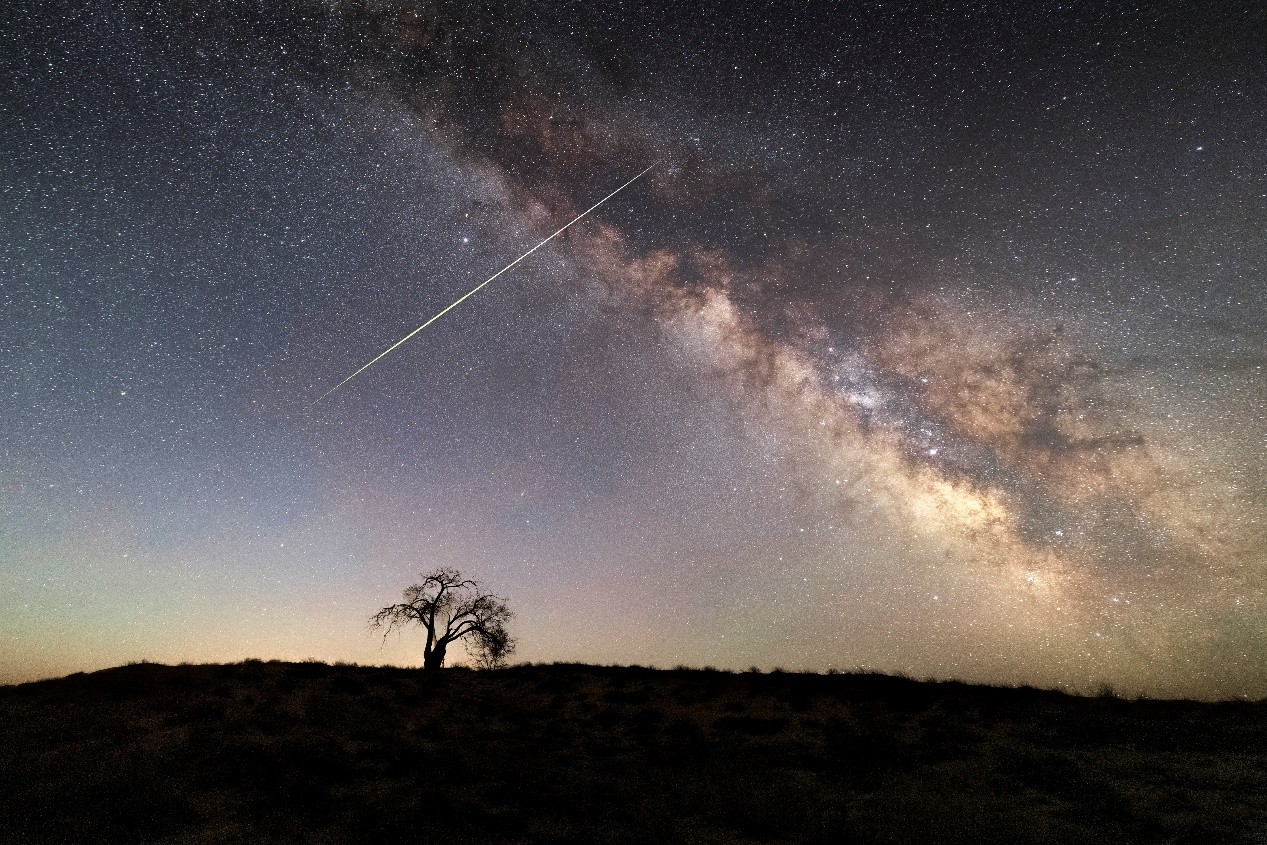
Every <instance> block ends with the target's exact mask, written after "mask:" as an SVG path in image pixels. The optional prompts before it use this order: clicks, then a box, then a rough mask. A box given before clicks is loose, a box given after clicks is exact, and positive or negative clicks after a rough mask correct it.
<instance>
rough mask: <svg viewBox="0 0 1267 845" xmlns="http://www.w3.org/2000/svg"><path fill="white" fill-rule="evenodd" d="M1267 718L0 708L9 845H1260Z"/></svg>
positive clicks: (761, 698)
mask: <svg viewBox="0 0 1267 845" xmlns="http://www.w3.org/2000/svg"><path fill="white" fill-rule="evenodd" d="M1265 717H1267V705H1264V704H1262V703H1257V704H1252V703H1237V702H1230V703H1222V704H1201V703H1192V702H1165V701H1133V702H1132V701H1124V700H1122V699H1119V698H1115V697H1109V696H1105V697H1100V698H1077V697H1071V696H1067V695H1064V694H1061V693H1057V692H1049V691H1041V690H1034V689H1027V688H1021V689H999V688H990V687H974V686H970V685H966V684H961V683H953V682H950V683H925V682H918V681H913V680H910V679H904V678H894V677H887V676H881V675H864V674H856V675H847V674H846V675H839V674H836V675H804V674H795V673H781V674H757V673H743V674H731V673H726V672H718V671H711V670H684V669H682V670H674V671H655V670H650V669H642V668H636V667H597V666H576V665H551V666H521V667H515V668H511V669H502V670H498V671H489V672H475V671H470V670H464V669H447V670H443V671H437V672H429V673H420V672H418V671H416V670H410V669H396V668H371V667H357V666H344V665H336V666H327V665H325V664H321V663H298V664H296V663H277V662H268V663H261V662H259V661H248V662H246V663H242V664H238V665H230V666H159V665H154V664H139V665H131V666H125V667H120V668H117V669H110V670H106V671H103V672H96V673H93V674H90V675H84V674H76V675H72V676H70V677H67V678H62V679H59V680H52V681H41V682H38V683H31V684H23V685H21V686H15V687H2V688H0V747H2V748H3V749H4V750H3V754H0V842H5V843H44V842H49V843H52V842H56V843H76V842H127V843H134V842H170V843H203V842H242V843H247V842H250V843H267V842H353V843H357V842H365V843H380V842H388V841H390V842H418V843H428V842H436V843H439V842H462V841H482V842H522V843H530V842H573V843H637V842H657V843H659V842H700V843H733V842H739V843H744V842H803V843H827V842H832V843H848V842H859V843H881V842H886V843H904V842H910V843H930V842H945V843H981V842H998V843H1004V842H1006V843H1036V842H1060V843H1091V842H1115V843H1116V842H1174V843H1204V842H1208V843H1235V842H1260V841H1262V837H1263V835H1264V832H1265V831H1267V718H1265Z"/></svg>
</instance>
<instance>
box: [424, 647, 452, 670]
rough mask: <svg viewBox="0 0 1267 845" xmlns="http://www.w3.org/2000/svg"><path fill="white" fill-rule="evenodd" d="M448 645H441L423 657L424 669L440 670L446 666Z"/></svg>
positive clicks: (425, 653)
mask: <svg viewBox="0 0 1267 845" xmlns="http://www.w3.org/2000/svg"><path fill="white" fill-rule="evenodd" d="M446 645H448V644H447V643H440V644H439V645H437V646H436V647H435V648H433V649H431V650H430V651H428V652H424V653H423V655H422V668H423V669H439V668H440V667H442V666H444V649H445V646H446Z"/></svg>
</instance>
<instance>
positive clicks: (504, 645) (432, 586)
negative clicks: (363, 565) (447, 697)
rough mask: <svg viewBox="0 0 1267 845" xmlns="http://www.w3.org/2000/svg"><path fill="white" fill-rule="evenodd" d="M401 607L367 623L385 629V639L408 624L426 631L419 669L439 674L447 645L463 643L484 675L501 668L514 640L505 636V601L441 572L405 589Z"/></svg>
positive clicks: (455, 574) (454, 574)
mask: <svg viewBox="0 0 1267 845" xmlns="http://www.w3.org/2000/svg"><path fill="white" fill-rule="evenodd" d="M404 599H405V600H404V601H403V602H401V603H400V604H393V605H388V606H387V607H384V608H383V609H382V610H380V611H379V612H378V613H375V614H374V615H373V616H372V617H371V618H370V626H371V627H372V628H375V629H378V628H385V629H386V630H385V631H384V632H383V636H384V637H386V636H387V635H388V634H390V633H391V632H392V631H393V630H395V629H396V628H398V627H404V626H406V625H409V624H411V623H414V622H416V623H418V624H420V625H422V627H423V628H425V629H426V631H427V644H426V646H425V647H424V648H423V651H422V668H423V669H427V670H429V669H439V668H440V667H441V666H443V665H444V657H445V653H446V651H447V650H448V648H449V645H450V644H451V643H454V642H457V641H458V640H460V639H463V638H466V640H467V651H468V652H469V653H470V654H471V656H472V657H474V658H475V661H476V663H477V664H478V665H479V666H480V667H481V668H484V669H495V668H497V667H500V666H504V665H505V663H506V658H507V657H509V656H510V655H511V654H512V653H513V652H514V650H515V640H514V638H513V637H511V636H510V634H509V633H507V631H506V623H508V622H509V621H510V620H511V618H512V617H513V616H514V614H513V613H511V612H510V608H508V607H507V606H506V603H505V601H503V600H502V599H500V598H498V597H497V596H495V595H493V594H491V593H486V592H484V588H483V587H481V586H480V583H479V582H478V581H475V580H474V579H471V578H463V577H462V573H461V572H458V571H457V570H456V569H451V568H449V567H441V568H440V569H436V570H435V571H433V572H430V573H428V574H426V575H424V576H423V577H422V583H420V584H411V585H410V586H408V587H406V588H405V593H404Z"/></svg>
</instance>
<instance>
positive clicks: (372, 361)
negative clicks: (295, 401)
mask: <svg viewBox="0 0 1267 845" xmlns="http://www.w3.org/2000/svg"><path fill="white" fill-rule="evenodd" d="M656 164H659V162H656V163H655V164H652V165H651V166H650V167H648V168H647V169H646V170H643V171H642V172H641V173H639V174H638V175H637V176H635V177H634V178H632V179H630V180H629V181H628V182H626V183H625V184H623V185H621V186H620V187H619V188H617V189H616V190H614V191H612V192H611V193H610V194H608V195H607V196H605V197H603V198H602V199H601V200H599V201H598V202H596V203H594V204H593V205H591V206H590V207H589V208H587V209H585V210H584V211H582V212H581V213H580V214H578V215H576V216H575V217H573V218H572V219H571V220H569V221H568V222H566V223H564V224H563V225H562V226H561V227H560V228H559V230H558V231H557V232H555V233H554V234H553V235H551V236H550V237H548V238H546V239H545V240H544V241H542V242H541V243H539V244H537V245H536V246H534V247H533V248H532V249H530V250H528V251H527V252H525V253H524V254H523V255H521V256H519V257H518V258H516V259H515V260H514V261H512V262H510V263H509V264H507V265H506V266H505V267H503V268H501V269H500V270H498V271H497V272H496V273H494V274H493V275H491V276H489V277H488V278H487V279H485V280H484V281H482V282H480V283H479V284H478V285H476V286H475V287H473V288H471V289H470V290H468V291H467V292H466V293H464V294H462V295H461V296H460V297H458V298H457V299H456V300H454V301H453V302H452V303H451V304H450V305H449V306H448V307H447V308H445V309H444V310H443V311H441V312H440V313H438V314H436V315H435V316H434V317H432V318H431V319H430V320H428V321H427V322H425V323H423V324H422V325H421V326H419V327H418V328H416V329H414V330H413V331H411V332H410V333H409V334H407V335H405V336H404V337H402V338H401V339H400V340H398V341H396V342H395V343H393V344H392V345H391V346H389V347H387V348H386V349H384V350H383V351H382V352H380V353H378V354H377V355H375V356H374V357H373V358H372V359H370V361H369V363H367V364H365V365H364V366H362V367H361V368H360V369H359V370H357V371H356V372H354V373H352V375H350V376H348V377H347V378H345V379H344V380H343V381H341V382H339V383H338V384H336V385H335V386H334V387H332V388H330V389H329V390H327V391H326V392H325V393H323V394H321V395H320V396H319V397H317V399H316V400H314V401H313V403H312V404H311V405H309V406H308V407H309V408H311V407H313V406H314V405H316V404H317V403H318V402H320V401H321V400H322V399H325V398H326V397H327V396H329V395H330V394H331V393H334V392H335V391H336V390H338V389H339V388H340V387H342V386H343V385H345V384H347V383H348V382H350V381H351V380H352V379H354V378H356V377H357V376H359V375H360V374H361V373H363V372H365V371H366V370H368V369H369V368H370V367H372V366H374V364H376V363H378V361H379V360H380V359H382V358H383V356H385V355H387V353H389V352H391V351H392V350H393V349H395V348H396V347H398V346H400V345H401V344H402V343H404V342H405V341H407V340H409V338H411V337H413V336H414V335H416V334H417V333H418V332H420V331H422V330H423V329H425V328H426V327H427V326H429V325H431V324H432V323H434V322H435V321H436V320H438V319H440V318H441V317H443V316H444V315H445V314H448V313H449V312H450V311H452V310H453V309H454V308H457V307H458V306H459V305H461V304H462V303H463V302H465V301H466V300H467V299H468V298H469V297H471V296H473V295H474V294H475V292H476V291H478V290H479V289H480V288H482V287H484V285H486V284H488V283H489V282H491V281H493V279H496V278H497V277H498V276H500V275H501V274H502V273H505V272H506V271H507V270H509V269H510V268H511V267H514V266H515V265H516V264H518V263H519V262H520V261H523V260H524V259H525V258H527V257H528V256H530V255H532V254H533V253H534V252H536V251H537V250H539V249H541V247H543V246H545V245H546V244H548V243H550V241H552V240H554V239H555V238H557V237H558V236H559V235H561V234H563V233H564V232H565V231H566V230H567V228H568V227H569V226H571V225H572V224H573V223H576V222H577V221H579V220H580V219H581V218H582V217H584V216H585V215H587V214H589V213H590V212H591V211H593V210H594V209H596V208H598V207H599V206H600V205H602V204H603V203H605V202H607V201H608V200H609V199H611V198H612V197H614V196H616V194H618V193H620V192H621V191H623V190H624V189H625V188H628V187H629V186H630V185H632V184H633V183H634V182H637V181H638V180H639V179H641V178H642V177H643V176H645V175H646V174H647V172H648V171H650V170H651V168H652V167H655V166H656Z"/></svg>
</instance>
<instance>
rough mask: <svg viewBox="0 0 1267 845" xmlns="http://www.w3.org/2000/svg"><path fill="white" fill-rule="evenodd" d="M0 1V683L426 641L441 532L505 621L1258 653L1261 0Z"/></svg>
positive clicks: (993, 679) (675, 633)
mask: <svg viewBox="0 0 1267 845" xmlns="http://www.w3.org/2000/svg"><path fill="white" fill-rule="evenodd" d="M17 5H18V6H19V7H20V8H11V9H6V10H5V11H4V12H0V18H2V20H0V23H2V24H3V26H0V69H2V70H3V74H2V75H0V86H3V88H4V90H3V94H2V95H0V125H3V127H4V128H3V132H0V421H2V423H3V424H2V426H0V642H3V646H2V647H0V682H13V681H19V680H24V679H29V678H36V677H46V676H50V675H57V674H64V673H66V672H71V671H77V670H90V669H94V668H100V667H104V666H109V665H116V664H119V663H122V662H126V661H129V660H140V659H149V660H157V661H163V662H179V661H185V660H187V661H226V660H238V659H242V658H244V657H251V656H255V657H261V658H280V659H303V658H307V657H313V658H317V659H321V660H330V661H333V660H348V661H356V662H361V663H399V664H406V665H417V664H419V663H420V660H421V640H420V638H418V637H411V636H404V637H400V638H396V637H392V638H389V639H387V640H386V641H383V640H382V639H381V638H379V637H376V636H374V635H373V634H371V633H370V632H369V631H368V630H367V627H366V622H367V619H368V617H369V615H370V614H371V613H373V612H374V611H375V610H377V609H378V608H379V607H381V606H383V605H385V604H388V603H391V602H393V601H395V600H397V598H398V596H399V593H400V590H401V589H402V588H403V587H404V586H406V585H407V584H408V583H410V582H411V580H412V579H414V577H415V576H416V575H417V574H418V573H420V572H423V571H426V570H430V569H432V568H435V567H436V566H441V565H448V566H456V567H458V568H460V569H461V570H463V571H464V572H466V573H468V574H471V575H475V576H477V577H480V578H481V579H483V580H484V581H485V583H486V584H487V585H488V586H489V587H490V588H492V589H493V590H494V591H495V592H497V593H498V594H499V595H502V596H504V597H506V598H507V599H508V601H509V602H510V604H511V606H512V608H513V609H514V610H515V611H516V612H517V617H516V620H515V624H514V632H515V633H516V634H517V635H518V637H519V640H520V651H519V654H518V657H519V658H520V659H524V660H532V661H552V660H568V661H574V660H575V661H587V662H601V663H639V664H648V665H656V666H666V667H669V666H674V665H678V664H686V665H696V666H702V665H713V666H718V667H723V668H731V669H744V668H747V667H749V666H756V667H759V668H763V669H768V668H771V667H775V666H778V667H783V668H786V669H803V670H816V671H823V670H826V669H829V668H836V669H841V670H850V669H854V668H858V667H863V668H870V669H877V670H882V671H889V672H895V671H901V672H907V673H911V674H913V675H915V676H918V677H935V678H961V679H966V680H970V681H979V682H989V683H1008V684H1013V683H1028V684H1037V685H1043V686H1059V687H1063V688H1067V689H1073V690H1079V691H1091V690H1095V689H1097V688H1098V687H1100V686H1101V685H1102V684H1111V685H1112V686H1113V687H1114V688H1116V689H1118V690H1119V691H1124V692H1127V693H1145V694H1150V695H1163V696H1172V695H1174V696H1177V695H1183V696H1199V697H1222V696H1254V697H1262V696H1267V615H1265V613H1267V472H1265V471H1264V466H1267V383H1265V375H1267V374H1265V373H1264V366H1265V365H1267V302H1265V301H1264V296H1263V291H1264V287H1265V286H1267V11H1264V8H1263V7H1262V6H1261V4H1256V3H1250V2H1245V3H1219V2H1214V3H1204V2H1203V3H1196V2H1190V3H1174V2H1161V3H1146V4H1139V5H1138V6H1133V5H1132V4H1101V3H1092V2H1074V3H1062V4H1045V5H1034V4H1021V3H1017V4H1010V5H1009V4H979V3H966V4H947V3H933V2H927V3H921V2H896V3H879V2H859V3H843V2H842V3H836V4H830V3H814V4H775V3H769V4H745V5H741V6H738V7H735V6H732V5H731V4H727V3H716V4H709V3H698V4H694V3H660V4H655V3H636V2H613V3H602V4H598V3H593V4H591V3H584V2H574V0H564V2H544V0H498V2H491V0H476V2H454V0H442V2H434V3H423V2H400V3H395V2H382V3H377V2H376V3H365V2H359V3H358V2H345V0H328V2H323V3H316V2H312V3H298V2H289V1H288V2H281V3H276V4H273V3H255V2H240V0H219V2H211V3H206V2H179V1H178V2H173V3H169V4H148V3H136V2H130V0H126V1H125V2H121V3H100V4H90V3H62V2H55V0H51V1H50V2H37V3H32V4H17ZM160 6H161V8H158V7H160ZM653 164H654V165H655V167H654V168H653V169H652V170H651V171H650V172H649V173H648V174H647V175H646V176H645V177H643V178H642V179H640V180H639V181H637V182H636V183H634V184H633V185H631V186H630V187H629V188H627V189H626V190H624V191H622V192H621V193H620V194H619V195H617V196H616V197H614V198H613V199H612V200H611V201H609V202H608V203H606V204H604V205H603V206H602V207H600V208H599V209H597V210H596V211H595V212H594V213H593V214H591V215H590V216H589V217H587V218H585V220H583V221H582V222H580V223H578V224H577V225H575V226H574V227H572V228H571V229H569V230H568V231H567V232H566V233H565V234H564V235H562V236H560V237H559V238H557V239H556V240H554V241H552V242H551V243H550V244H548V245H547V246H546V247H543V248H542V249H541V250H539V251H538V252H537V253H535V254H534V255H532V256H531V257H530V258H528V259H526V260H525V261H523V262H522V263H521V264H519V265H517V266H516V267H515V268H514V269H513V270H512V271H510V272H508V273H506V274H505V275H503V276H502V277H500V278H499V279H497V281H495V282H494V283H492V284H490V285H489V286H488V287H487V288H485V289H483V290H481V291H480V292H479V293H477V294H476V295H475V296H473V297H472V298H471V299H469V300H467V301H466V302H464V303H463V304H462V305H461V306H459V307H458V308H456V309H454V310H453V311H452V312H450V313H449V314H448V315H446V316H445V317H444V318H443V319H442V320H440V321H438V322H437V323H435V324H434V325H433V326H431V327H429V328H428V329H427V330H426V331H424V332H422V333H420V334H419V335H418V336H416V337H415V338H413V339H412V340H411V341H410V342H409V343H408V344H406V345H404V346H402V347H400V348H399V349H397V350H396V351H394V352H393V353H391V355H389V356H387V357H386V358H384V359H382V360H381V361H379V362H378V363H377V364H376V365H375V366H374V367H372V368H371V369H369V370H366V371H365V372H364V373H362V374H361V375H359V376H358V377H357V378H356V379H354V380H353V381H351V382H349V383H348V384H347V385H345V386H344V387H342V388H340V389H339V390H338V391H336V392H335V393H334V394H332V395H331V396H329V397H328V398H326V399H324V400H322V401H321V402H319V403H317V404H316V405H313V404H312V403H313V402H314V400H316V399H317V398H318V397H319V396H321V395H322V394H323V393H325V392H326V391H327V390H329V389H330V388H331V387H333V386H334V385H335V384H337V383H338V382H339V381H340V380H341V379H343V378H344V377H346V376H347V375H348V374H349V373H351V372H352V371H353V370H355V369H356V368H357V367H359V366H360V365H362V364H364V363H365V362H366V361H368V360H370V359H371V358H373V357H374V356H375V355H377V354H378V353H379V352H381V351H382V350H383V349H385V348H386V347H387V346H389V345H390V344H392V343H393V342H395V341H396V340H398V339H399V338H400V337H402V336H403V335H405V334H406V333H408V332H409V331H411V330H412V329H414V328H415V327H417V326H418V325H419V324H420V323H422V322H423V321H424V320H426V319H427V318H428V317H430V316H431V315H433V314H434V313H436V312H437V311H438V310H440V309H441V308H443V307H444V306H446V305H448V304H449V303H450V302H452V301H453V300H454V299H456V298H457V297H458V296H460V295H461V294H463V293H465V292H466V291H467V290H469V289H470V288H472V287H473V286H474V285H476V284H478V283H479V282H480V281H482V280H484V279H486V278H488V276H490V275H491V274H493V273H494V272H496V271H497V270H499V269H501V268H502V267H504V266H505V265H506V264H508V263H510V262H511V261H512V260H514V259H515V258H516V257H518V256H519V255H521V254H522V253H523V252H525V251H526V250H527V249H529V248H530V247H532V246H533V245H535V244H537V243H538V242H540V241H541V240H542V239H543V238H545V237H546V236H547V235H549V234H550V233H551V232H553V231H554V230H555V229H557V228H558V227H559V226H561V225H562V224H563V223H565V222H567V220H568V219H570V218H571V217H573V216H574V215H576V214H577V213H579V212H580V211H581V210H583V209H585V208H587V207H589V206H590V205H592V204H593V203H594V202H596V201H597V200H599V199H600V198H602V197H603V196H604V195H606V194H608V193H610V192H611V191H612V190H613V189H614V188H616V187H617V186H619V185H620V184H622V183H623V182H625V181H626V180H628V179H629V178H631V177H632V176H634V175H635V174H636V173H637V172H638V171H640V170H642V169H643V168H645V167H648V166H651V165H653ZM459 658H460V655H459Z"/></svg>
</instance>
